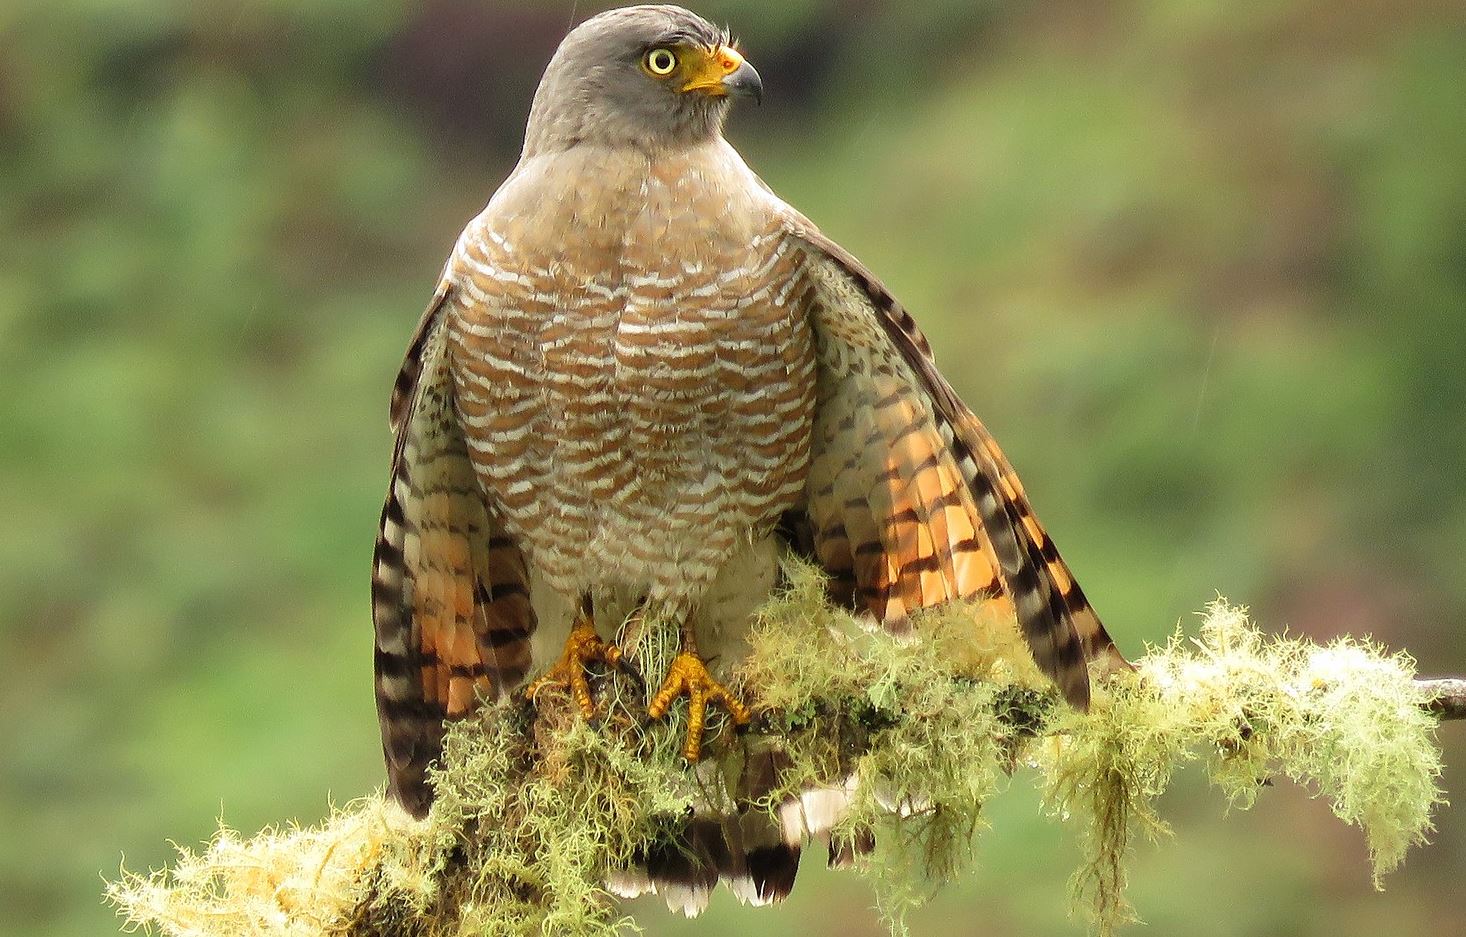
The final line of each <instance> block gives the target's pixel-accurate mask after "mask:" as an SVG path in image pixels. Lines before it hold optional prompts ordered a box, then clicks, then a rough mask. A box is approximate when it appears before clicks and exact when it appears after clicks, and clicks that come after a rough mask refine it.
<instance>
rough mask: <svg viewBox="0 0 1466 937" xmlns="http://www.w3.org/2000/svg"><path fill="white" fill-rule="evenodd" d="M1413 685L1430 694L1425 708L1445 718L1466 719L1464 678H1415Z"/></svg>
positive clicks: (1465, 683) (1465, 682) (1465, 681)
mask: <svg viewBox="0 0 1466 937" xmlns="http://www.w3.org/2000/svg"><path fill="white" fill-rule="evenodd" d="M1415 685H1416V686H1418V687H1420V689H1421V690H1423V691H1425V692H1426V693H1428V694H1430V695H1429V696H1428V697H1427V699H1426V702H1425V708H1426V709H1428V710H1430V711H1431V712H1433V713H1435V714H1436V715H1438V716H1440V717H1441V719H1442V720H1446V719H1466V680H1462V679H1459V678H1455V677H1451V678H1448V679H1443V680H1416V681H1415Z"/></svg>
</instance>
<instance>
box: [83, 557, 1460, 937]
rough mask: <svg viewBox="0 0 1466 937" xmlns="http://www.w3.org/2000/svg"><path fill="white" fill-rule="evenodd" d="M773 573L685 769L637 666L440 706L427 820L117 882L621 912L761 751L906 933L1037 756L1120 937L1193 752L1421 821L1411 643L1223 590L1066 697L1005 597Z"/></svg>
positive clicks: (376, 914)
mask: <svg viewBox="0 0 1466 937" xmlns="http://www.w3.org/2000/svg"><path fill="white" fill-rule="evenodd" d="M788 580H789V585H788V588H787V589H786V590H784V591H783V592H781V593H780V594H779V595H777V596H775V597H773V598H772V599H771V600H770V601H769V602H768V603H766V605H765V606H764V607H763V609H762V610H761V612H760V614H759V620H758V622H757V624H756V627H755V630H754V634H753V636H752V640H751V648H752V650H751V653H750V656H749V657H748V659H747V660H746V661H744V662H743V664H742V666H741V667H740V669H739V672H738V680H739V682H740V683H741V684H742V687H743V690H744V692H745V694H747V696H748V697H749V698H751V699H753V700H755V701H757V716H756V719H755V723H754V725H753V726H752V727H751V729H750V731H749V732H747V733H745V734H743V735H742V736H739V737H736V738H735V737H734V736H733V734H732V733H731V732H727V731H720V732H718V733H717V735H716V737H715V741H714V744H713V746H712V751H713V757H711V758H709V759H706V760H705V761H704V762H703V764H702V765H700V766H699V768H698V769H697V770H691V769H689V768H688V767H687V766H686V765H685V764H684V763H683V762H682V761H681V759H680V757H679V756H678V754H677V753H678V749H679V747H680V743H681V739H682V733H683V727H682V725H681V724H680V723H678V722H677V721H675V720H674V721H673V722H671V723H668V724H661V723H658V724H650V725H648V724H647V722H646V720H645V718H644V706H645V702H646V692H647V688H646V684H645V683H643V682H637V681H635V680H632V679H629V678H627V677H624V676H613V677H609V678H606V682H605V684H604V685H603V686H601V687H600V688H599V689H600V695H601V698H602V699H603V700H606V701H607V703H608V705H607V706H606V708H605V712H604V714H603V715H602V716H601V717H599V718H598V719H597V720H596V721H595V722H594V723H587V722H585V721H584V720H582V719H581V718H580V717H579V716H578V715H577V714H575V713H574V712H573V711H572V710H571V708H570V707H569V706H558V705H554V704H545V703H542V704H541V706H540V710H539V713H538V716H537V718H536V717H534V714H532V713H531V712H530V711H528V710H527V709H526V708H524V707H521V706H507V707H499V708H495V709H493V710H491V711H489V712H487V713H485V715H484V716H483V718H482V719H481V720H478V721H474V722H469V723H463V724H460V725H457V726H455V727H454V728H453V729H452V730H451V731H450V732H449V734H448V737H447V739H446V742H445V754H444V759H443V760H444V765H445V767H444V768H443V770H442V771H441V772H440V774H439V775H438V778H437V784H438V799H437V802H436V804H435V806H434V809H433V812H432V814H431V816H430V817H429V819H428V820H427V821H426V822H423V823H415V822H413V821H410V820H407V819H406V818H404V817H403V816H402V815H401V814H400V813H399V812H397V811H396V810H395V809H394V808H392V807H390V806H388V805H386V804H384V803H383V802H382V800H381V799H380V798H368V799H366V800H363V801H360V802H358V803H356V804H354V805H351V806H350V807H348V808H347V809H345V810H344V811H341V812H339V813H337V814H335V815H334V816H333V817H332V818H331V819H329V820H328V821H327V822H326V823H325V824H323V825H322V826H321V827H320V828H317V829H310V830H290V831H286V832H283V833H282V832H273V831H267V832H266V833H262V834H260V835H259V836H256V837H255V838H253V839H251V840H248V841H244V840H241V839H240V838H239V837H238V836H237V835H236V834H233V833H231V832H227V831H226V832H222V833H221V834H220V835H219V837H218V838H217V839H216V840H215V842H214V843H213V844H212V845H211V846H210V847H209V848H208V849H207V850H205V851H204V852H202V853H196V852H191V851H184V852H183V853H182V855H181V856H180V859H179V861H178V862H177V863H176V864H175V866H174V867H173V868H172V869H171V870H165V871H163V872H160V873H156V874H154V875H152V876H136V875H126V876H124V878H123V879H122V880H121V881H119V882H118V883H116V884H114V885H113V886H112V887H111V889H110V892H109V893H110V896H111V897H112V899H113V900H114V901H115V902H116V903H117V904H118V905H119V907H120V908H121V909H122V911H123V912H124V913H125V914H126V915H127V917H128V918H129V920H130V921H131V922H133V923H136V924H149V925H155V926H157V927H159V928H160V929H162V930H163V931H164V932H165V933H169V934H184V933H188V934H207V935H221V937H222V935H240V934H270V935H292V937H293V935H305V934H326V933H347V934H386V933H393V934H412V935H424V937H437V935H447V934H570V935H593V934H608V933H614V932H617V931H619V930H624V929H628V928H630V927H632V926H633V925H632V924H631V922H630V921H628V920H626V919H624V918H622V917H620V916H619V913H618V911H617V906H616V904H615V903H614V901H612V900H611V898H610V897H609V896H608V895H607V893H606V892H605V891H604V888H603V885H602V882H603V878H604V874H605V872H606V871H607V870H608V869H611V868H614V867H617V866H620V865H624V864H625V863H627V862H629V861H631V860H632V858H633V857H634V856H635V855H636V854H637V853H638V851H639V850H642V849H644V848H645V847H647V846H648V845H649V844H652V843H655V842H657V841H658V840H659V839H662V838H664V837H668V836H670V835H672V834H673V833H674V832H675V831H676V830H677V828H678V825H679V823H680V822H682V818H684V817H685V816H686V811H687V809H688V808H689V806H691V805H694V804H697V805H704V806H706V805H713V806H728V805H730V804H731V803H732V798H731V795H730V794H729V792H730V791H732V790H736V789H737V784H738V777H739V772H740V771H741V770H742V766H743V764H744V763H745V761H746V759H745V757H744V756H745V754H746V752H747V751H749V750H750V749H751V748H754V747H757V746H763V745H775V746H778V747H780V748H782V749H783V751H784V752H785V753H786V754H787V756H788V761H789V763H790V766H789V768H788V770H787V771H786V772H785V774H784V775H783V776H782V778H781V787H780V789H779V790H776V791H772V792H770V793H769V795H768V796H767V797H766V798H764V799H763V800H762V801H761V802H760V803H759V804H758V805H756V808H755V809H764V810H770V811H772V810H774V809H775V808H776V807H777V805H778V804H779V803H780V802H781V801H782V800H783V799H784V798H785V797H786V796H788V795H791V794H795V793H797V792H799V791H801V790H804V789H806V788H808V787H810V786H835V787H846V788H847V789H850V790H853V803H852V806H851V809H850V812H849V814H848V816H846V817H845V819H844V820H843V821H842V822H841V824H840V826H839V827H838V829H837V835H839V836H850V837H855V836H864V835H865V834H866V833H868V832H871V831H873V832H874V833H875V835H876V843H877V848H876V851H875V852H874V853H873V854H872V855H871V856H870V857H869V858H868V859H866V860H864V861H863V862H862V863H861V864H860V867H859V870H860V871H861V872H862V873H863V874H866V875H868V876H869V877H870V878H871V880H872V882H873V883H874V885H875V887H876V893H877V896H878V899H879V903H880V907H881V909H882V912H883V914H884V915H885V917H886V919H887V920H888V922H889V923H890V925H891V928H892V930H893V932H900V931H901V930H902V929H903V927H902V923H901V922H902V917H903V914H904V912H905V910H906V909H908V908H909V907H910V906H911V905H912V904H913V903H914V902H915V901H916V900H918V899H920V898H922V897H924V896H925V895H926V894H927V893H928V892H929V890H930V889H931V888H932V887H934V886H935V885H936V884H939V883H941V882H943V881H947V880H949V879H951V878H953V877H955V876H958V875H960V874H962V873H963V872H964V871H965V869H966V866H967V862H968V860H969V858H970V848H971V845H972V843H973V840H974V837H975V834H977V833H978V832H980V831H981V830H982V828H983V826H984V822H985V821H984V816H983V808H984V806H985V804H986V803H987V801H988V799H989V798H990V797H992V796H993V795H994V794H995V793H997V792H999V791H1000V790H1001V789H1002V788H1003V786H1004V785H1005V784H1006V783H1007V782H1008V778H1009V776H1010V775H1011V774H1012V773H1013V772H1014V771H1015V770H1017V769H1018V768H1020V767H1025V766H1026V767H1031V768H1034V769H1037V771H1038V777H1039V783H1041V784H1043V785H1044V786H1045V788H1046V790H1047V794H1048V802H1049V803H1050V805H1051V807H1052V812H1053V814H1054V815H1055V816H1056V817H1058V818H1060V819H1061V820H1065V821H1068V822H1070V823H1072V824H1077V826H1078V827H1079V830H1080V833H1081V837H1082V840H1083V843H1084V863H1083V865H1082V867H1081V868H1080V870H1079V871H1078V872H1077V873H1076V874H1075V877H1074V891H1075V895H1076V900H1077V901H1078V902H1079V904H1080V905H1081V906H1083V907H1085V908H1087V909H1089V910H1090V912H1091V913H1092V915H1093V918H1094V920H1095V923H1096V925H1097V926H1098V928H1099V930H1100V931H1101V932H1105V933H1108V932H1110V931H1112V930H1113V929H1114V928H1115V927H1116V926H1117V925H1119V924H1121V923H1122V922H1124V921H1126V920H1128V919H1129V918H1130V916H1131V912H1130V908H1129V906H1128V904H1127V903H1126V901H1125V897H1124V893H1125V884H1126V862H1127V860H1128V858H1129V855H1130V852H1131V850H1132V848H1133V844H1134V840H1135V837H1136V835H1137V834H1140V835H1156V834H1158V833H1160V832H1162V831H1164V830H1165V828H1166V827H1165V824H1164V822H1163V821H1162V820H1161V818H1160V816H1159V815H1158V813H1157V811H1156V807H1155V804H1156V798H1157V797H1158V796H1159V795H1160V794H1161V793H1162V792H1163V791H1164V790H1165V789H1166V787H1167V786H1168V785H1169V783H1170V780H1171V777H1172V775H1173V774H1174V772H1175V770H1176V768H1177V767H1179V766H1181V765H1184V764H1186V763H1188V762H1192V761H1200V762H1202V763H1203V765H1204V766H1205V768H1206V770H1207V772H1208V774H1209V776H1210V778H1211V779H1212V781H1213V782H1214V783H1215V784H1216V786H1217V787H1218V788H1219V789H1220V790H1221V792H1222V793H1223V795H1224V796H1225V797H1227V798H1228V800H1229V802H1230V803H1231V804H1233V805H1235V806H1237V807H1240V808H1245V807H1247V806H1249V805H1250V804H1251V803H1252V802H1253V800H1254V799H1255V798H1256V796H1257V794H1258V792H1259V790H1260V789H1261V788H1260V783H1261V782H1262V781H1263V780H1265V779H1267V778H1268V777H1270V776H1272V775H1275V774H1281V775H1285V776H1287V777H1290V778H1293V779H1296V780H1299V781H1302V782H1304V783H1307V784H1311V785H1312V786H1313V787H1314V788H1315V789H1316V790H1317V791H1318V792H1319V793H1320V794H1321V795H1323V796H1325V797H1327V798H1329V800H1330V802H1331V803H1332V804H1333V806H1334V811H1335V813H1336V814H1338V816H1339V817H1340V818H1342V819H1344V820H1346V821H1348V822H1350V823H1353V824H1356V825H1358V826H1360V827H1361V828H1363V830H1364V832H1365V835H1366V837H1367V839H1368V842H1369V845H1370V850H1371V854H1372V856H1373V860H1374V864H1375V872H1376V877H1377V878H1378V876H1379V875H1381V874H1383V873H1384V872H1386V871H1388V870H1389V869H1391V868H1393V867H1394V866H1395V865H1396V864H1398V863H1399V861H1400V860H1401V858H1402V857H1403V855H1404V853H1405V851H1406V850H1407V849H1408V847H1409V846H1410V845H1411V844H1414V843H1418V842H1421V841H1422V839H1423V837H1424V835H1425V833H1426V832H1427V831H1428V830H1429V828H1430V824H1429V817H1430V811H1431V809H1432V808H1433V807H1434V806H1435V805H1436V804H1437V803H1439V802H1440V794H1439V791H1438V789H1437V786H1436V781H1437V776H1438V774H1439V771H1440V763H1439V753H1438V751H1437V749H1436V747H1435V745H1434V740H1433V731H1434V727H1435V722H1434V719H1433V717H1431V716H1430V715H1429V714H1427V713H1426V712H1425V711H1424V710H1423V709H1422V708H1421V707H1420V705H1419V702H1420V701H1419V699H1418V697H1417V694H1416V691H1415V688H1414V686H1413V684H1412V682H1411V681H1412V666H1411V661H1410V660H1409V658H1407V657H1405V656H1404V655H1394V656H1390V655H1386V654H1384V653H1382V652H1381V651H1379V650H1378V649H1376V648H1373V647H1371V646H1369V645H1367V644H1363V643H1360V642H1355V641H1349V640H1343V641H1340V642H1337V643H1335V644H1333V645H1330V646H1329V647H1318V646H1315V645H1312V644H1309V643H1307V642H1304V641H1299V640H1294V639H1285V638H1264V636H1263V635H1262V634H1261V633H1260V632H1258V631H1257V630H1256V629H1255V628H1254V627H1253V626H1252V625H1251V624H1250V623H1249V622H1248V621H1247V618H1246V615H1245V613H1244V612H1242V611H1241V610H1239V609H1235V608H1232V607H1229V606H1227V605H1225V604H1224V603H1221V602H1218V603H1215V604H1214V605H1213V606H1212V607H1211V608H1210V609H1209V611H1208V613H1207V616H1206V618H1205V621H1204V623H1203V625H1202V627H1201V630H1200V633H1199V635H1198V636H1197V637H1196V638H1194V639H1188V638H1184V637H1182V636H1181V635H1179V634H1178V635H1177V636H1176V637H1175V638H1173V639H1172V640H1171V642H1170V643H1169V644H1168V645H1167V646H1166V647H1164V648H1162V649H1159V650H1157V651H1154V652H1153V653H1151V654H1149V655H1147V656H1145V657H1144V658H1142V659H1141V660H1140V661H1138V662H1137V666H1136V672H1135V673H1133V674H1129V673H1126V674H1118V675H1113V676H1111V677H1110V678H1109V679H1107V680H1104V681H1097V684H1098V685H1097V688H1096V692H1095V699H1094V705H1093V706H1092V709H1091V712H1090V713H1089V714H1080V713H1076V712H1073V711H1071V710H1069V709H1068V708H1067V707H1065V706H1063V705H1061V704H1059V703H1058V702H1057V701H1056V698H1055V696H1054V695H1053V694H1052V693H1051V691H1050V690H1049V689H1048V688H1047V687H1046V686H1045V684H1044V682H1043V680H1042V679H1041V677H1040V676H1039V675H1038V673H1037V671H1036V668H1035V667H1034V666H1033V663H1032V661H1031V660H1030V659H1029V657H1028V655H1027V653H1026V651H1024V650H1023V647H1022V644H1021V638H1020V637H1019V636H1018V635H1017V631H1016V628H1014V626H1013V623H1012V622H1011V621H1010V620H1007V619H1005V618H1004V617H1002V616H1001V614H999V613H998V612H997V611H995V607H994V606H992V605H978V604H962V605H954V606H952V607H950V608H947V609H943V610H940V611H937V612H934V613H931V614H928V615H926V616H923V617H921V618H920V619H919V620H918V621H917V622H916V623H915V625H914V633H913V635H911V636H910V637H909V638H907V639H896V638H892V637H890V636H888V635H886V634H884V633H880V632H877V631H872V630H871V629H869V628H867V627H865V626H864V625H863V624H862V623H860V622H859V621H857V620H855V619H854V618H852V617H851V616H849V615H848V614H846V613H845V612H842V611H839V610H837V609H834V608H832V607H830V606H829V605H828V604H827V603H826V602H825V600H824V582H823V580H822V579H821V577H820V576H819V574H818V573H817V572H816V571H815V570H813V569H811V568H809V567H807V566H804V565H800V564H793V565H791V566H790V567H789V569H788ZM666 630H667V629H664V628H661V627H659V626H657V625H655V624H653V625H651V626H650V627H642V628H641V629H639V631H638V633H636V634H628V635H627V636H626V639H627V641H628V642H629V643H630V645H631V646H632V647H633V648H634V656H635V658H636V659H637V660H638V662H639V665H640V667H641V669H642V671H643V672H644V673H657V672H659V671H658V668H659V667H664V666H665V662H666V660H668V659H669V658H670V655H671V653H672V652H673V650H674V649H673V648H672V647H671V646H670V645H669V644H668V643H667V642H666V641H665V640H663V639H662V637H661V635H664V634H665V633H666Z"/></svg>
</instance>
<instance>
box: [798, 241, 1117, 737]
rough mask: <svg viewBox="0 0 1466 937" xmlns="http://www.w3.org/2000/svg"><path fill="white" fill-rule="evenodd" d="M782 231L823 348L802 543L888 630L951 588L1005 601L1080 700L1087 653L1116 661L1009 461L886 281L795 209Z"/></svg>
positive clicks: (945, 597)
mask: <svg viewBox="0 0 1466 937" xmlns="http://www.w3.org/2000/svg"><path fill="white" fill-rule="evenodd" d="M790 233H791V234H792V235H793V236H794V237H795V238H797V239H798V240H799V241H800V242H802V243H803V244H804V245H805V247H806V252H807V255H808V258H809V264H808V268H807V269H808V274H809V276H810V277H811V279H812V280H813V282H814V286H815V289H814V291H813V297H814V298H813V300H812V305H811V308H810V309H809V315H810V318H811V323H812V326H813V329H814V333H815V342H816V348H817V355H818V359H819V365H818V382H819V386H818V390H817V394H818V402H817V404H816V415H815V427H814V441H813V451H812V455H811V463H810V475H809V482H808V485H807V487H806V505H805V513H806V514H807V527H806V529H805V539H806V541H807V542H806V544H805V546H806V548H807V549H808V550H810V552H811V553H812V554H813V555H814V557H815V558H816V559H817V560H818V561H819V562H820V564H821V565H822V566H824V567H825V569H826V570H828V571H829V572H830V574H831V576H832V581H833V587H834V588H835V589H837V590H838V593H839V594H838V596H837V597H838V598H840V599H842V600H844V601H846V602H847V603H849V604H850V605H852V606H853V607H856V608H863V609H866V610H868V611H869V612H870V613H871V614H872V615H874V616H875V618H876V620H878V621H880V622H882V623H884V624H885V626H886V627H887V628H890V629H893V630H900V629H902V628H904V627H906V625H907V621H908V616H909V614H910V613H911V612H913V611H915V610H917V609H922V608H928V607H930V606H933V605H938V604H940V603H942V602H946V601H949V600H951V599H956V598H975V597H978V596H984V595H986V596H991V597H1004V598H1006V599H1008V600H1009V601H1011V602H1012V603H1013V606H1014V609H1015V611H1016V613H1017V617H1018V622H1019V624H1020V626H1021V628H1022V630H1023V634H1024V636H1025V637H1026V638H1027V640H1028V644H1029V647H1030V648H1031V650H1032V651H1033V656H1034V659H1035V660H1037V661H1038V663H1039V665H1040V666H1041V667H1042V669H1043V670H1044V671H1045V672H1047V673H1048V674H1049V676H1050V677H1051V678H1053V680H1054V682H1055V683H1056V684H1058V686H1059V688H1060V689H1061V690H1062V692H1063V694H1064V697H1065V698H1066V699H1067V700H1068V701H1069V702H1070V703H1071V704H1072V705H1074V706H1076V707H1078V708H1080V709H1085V708H1087V707H1088V705H1089V675H1088V668H1087V667H1086V663H1087V661H1088V660H1092V659H1095V658H1096V657H1100V656H1103V657H1105V658H1106V659H1107V662H1108V663H1110V664H1111V665H1116V666H1125V665H1124V662H1123V658H1122V657H1121V656H1120V654H1119V652H1118V651H1117V650H1116V649H1115V647H1114V644H1113V642H1111V640H1110V637H1109V635H1108V634H1106V633H1105V629H1104V627H1103V626H1102V625H1101V624H1100V621H1099V618H1098V616H1097V615H1095V613H1094V610H1093V609H1092V608H1090V605H1089V602H1088V601H1087V600H1086V599H1085V597H1084V593H1083V592H1082V591H1081V590H1080V588H1079V585H1078V583H1076V582H1075V581H1074V577H1073V575H1072V574H1071V573H1070V572H1069V567H1068V566H1067V565H1065V563H1064V561H1063V559H1061V558H1060V556H1059V553H1058V551H1057V550H1056V549H1055V548H1054V543H1053V541H1052V540H1050V539H1049V536H1048V534H1047V533H1046V532H1045V531H1044V529H1043V527H1042V526H1041V525H1040V524H1039V522H1038V519H1037V518H1036V517H1034V514H1033V509H1032V508H1031V507H1030V506H1029V503H1028V498H1027V496H1026V495H1025V494H1024V492H1023V486H1022V484H1020V483H1019V481H1018V476H1017V475H1016V474H1014V472H1013V467H1012V466H1011V465H1009V464H1008V460H1007V459H1006V458H1005V457H1004V456H1003V453H1002V451H1001V450H1000V449H999V448H998V445H997V443H996V442H994V440H993V438H992V436H991V435H989V433H988V431H987V429H986V428H984V427H983V425H982V423H980V422H979V421H978V419H977V417H976V416H974V415H973V413H972V411H971V410H969V409H967V407H966V406H965V405H964V404H963V403H962V401H960V400H959V399H957V395H956V394H955V393H954V392H953V390H952V387H951V385H949V384H948V383H947V381H946V380H945V379H944V378H943V377H942V375H941V374H940V373H938V371H937V369H936V365H935V363H934V362H933V360H932V357H931V348H930V346H929V345H928V344H927V342H926V339H925V337H924V336H923V335H922V334H921V332H920V331H919V330H918V329H917V327H916V323H915V322H914V321H913V320H912V318H911V316H910V315H909V314H908V313H907V312H906V310H905V309H903V308H902V307H901V305H900V304H899V303H897V302H896V300H895V298H894V297H892V296H891V294H890V292H889V291H888V290H887V289H886V288H885V287H884V286H883V285H882V284H881V282H880V281H879V280H877V279H876V278H875V276H874V275H873V274H871V272H870V271H869V270H867V269H866V268H865V267H864V266H863V265H862V264H861V263H860V262H859V261H858V260H856V259H855V258H854V257H853V256H852V255H851V254H850V253H849V252H847V251H846V250H845V249H844V248H842V247H840V246H839V245H838V244H836V243H834V242H833V241H831V240H830V239H828V238H827V237H825V236H824V235H823V234H821V233H819V231H818V230H817V229H815V228H814V226H813V225H812V224H810V223H809V222H807V221H805V220H804V219H802V218H795V219H794V220H792V221H791V222H790Z"/></svg>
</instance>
